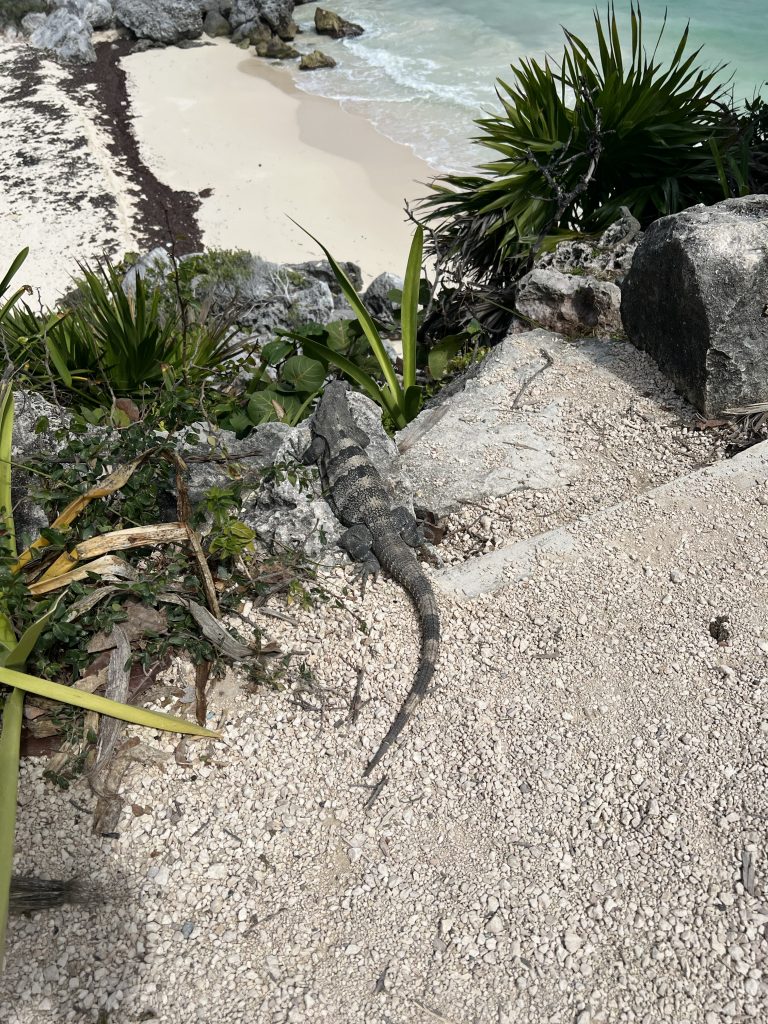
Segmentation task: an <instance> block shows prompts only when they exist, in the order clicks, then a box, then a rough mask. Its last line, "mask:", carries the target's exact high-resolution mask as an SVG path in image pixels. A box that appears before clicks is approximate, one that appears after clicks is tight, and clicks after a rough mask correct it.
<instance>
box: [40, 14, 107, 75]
mask: <svg viewBox="0 0 768 1024" xmlns="http://www.w3.org/2000/svg"><path fill="white" fill-rule="evenodd" d="M29 44H30V46H33V47H34V48H35V49H36V50H49V51H50V52H51V53H55V54H56V56H57V57H60V58H61V60H64V61H73V62H93V61H95V60H96V51H95V50H94V48H93V43H92V42H91V26H90V25H89V24H88V22H87V21H84V20H83V19H82V18H81V17H79V15H77V14H73V12H72V11H69V10H67V9H66V8H64V7H60V8H58V10H55V11H53V12H52V13H51V14H49V15H48V17H47V18H46V19H45V21H44V22H43V23H42V24H40V25H39V26H38V27H37V28H36V29H35V30H34V31H33V32H32V34H31V35H30V37H29Z"/></svg>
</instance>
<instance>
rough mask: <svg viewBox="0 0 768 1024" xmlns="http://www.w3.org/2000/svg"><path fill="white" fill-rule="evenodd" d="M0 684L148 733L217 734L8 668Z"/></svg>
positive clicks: (0, 673)
mask: <svg viewBox="0 0 768 1024" xmlns="http://www.w3.org/2000/svg"><path fill="white" fill-rule="evenodd" d="M0 683H3V684H4V685H5V686H16V687H18V688H19V689H20V690H25V691H26V692H27V693H35V694H37V696H38V697H46V698H47V699H48V700H57V701H59V702H60V703H62V704H72V705H74V707H77V708H85V709H86V710H87V711H96V712H97V713H98V714H100V715H109V717H110V718H119V719H121V721H123V722H131V723H132V724H133V725H143V726H146V727H147V728H148V729H165V730H167V731H168V732H180V733H184V734H186V735H189V736H210V737H214V738H215V737H217V736H218V733H215V732H211V731H210V729H204V728H203V727H202V726H201V725H198V724H197V723H196V722H188V721H186V719H184V718H176V717H175V716H174V715H166V714H164V713H163V712H162V711H149V710H148V709H147V708H134V707H131V706H130V705H129V704H120V703H119V702H118V701H115V700H108V699H107V698H106V697H98V696H97V695H96V694H95V693H86V692H85V690H77V689H75V687H73V686H62V684H61V683H51V682H49V681H48V680H47V679H39V678H38V677H37V676H30V675H27V673H26V672H17V671H15V670H14V669H10V668H3V667H0Z"/></svg>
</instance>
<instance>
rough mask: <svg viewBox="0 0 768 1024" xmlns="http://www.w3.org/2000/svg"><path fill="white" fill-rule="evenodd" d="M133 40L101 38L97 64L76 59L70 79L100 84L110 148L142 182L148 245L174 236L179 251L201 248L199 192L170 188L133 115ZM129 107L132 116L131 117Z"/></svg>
mask: <svg viewBox="0 0 768 1024" xmlns="http://www.w3.org/2000/svg"><path fill="white" fill-rule="evenodd" d="M133 45H134V43H133V41H132V40H129V39H115V40H104V41H101V42H98V43H97V44H96V46H95V49H96V63H95V64H75V65H73V67H72V70H71V79H70V85H71V88H72V91H73V93H75V94H76V93H77V90H82V89H89V88H90V87H92V86H93V85H95V86H96V89H97V90H98V91H97V92H95V97H96V98H97V100H98V105H99V107H100V109H99V110H98V111H97V123H98V124H100V126H101V127H102V128H104V129H105V131H106V132H107V134H108V143H107V146H108V149H109V151H110V153H111V154H112V156H113V157H114V158H115V159H116V160H117V161H119V162H121V163H122V164H123V165H124V167H125V169H126V171H127V172H128V176H129V177H130V179H131V182H132V183H133V184H134V185H135V186H136V187H137V190H138V191H137V195H136V198H135V210H136V213H135V218H134V231H135V232H136V234H137V235H138V237H139V239H140V241H141V245H142V247H143V248H145V247H148V248H150V249H151V248H154V247H155V246H157V245H163V244H167V243H169V241H170V238H171V236H172V238H173V246H174V248H175V250H176V251H177V253H178V254H179V255H185V254H186V253H190V252H197V251H199V249H200V248H201V245H202V236H201V233H200V228H199V225H198V223H197V211H198V209H199V207H200V198H199V196H197V195H196V194H195V193H194V192H186V191H184V190H177V189H172V188H169V187H168V185H166V184H164V183H163V182H162V181H160V180H159V179H158V178H157V177H156V175H155V174H154V172H153V171H152V169H151V168H150V167H149V166H148V165H147V164H146V163H144V161H143V160H142V159H141V156H140V153H139V146H138V142H137V139H136V136H135V134H134V132H133V128H132V123H131V120H130V109H131V108H130V97H129V95H128V86H127V81H126V74H125V70H124V68H123V66H122V60H123V58H124V57H125V56H126V55H127V54H128V53H130V51H131V48H132V47H133ZM126 113H128V114H129V117H128V118H126Z"/></svg>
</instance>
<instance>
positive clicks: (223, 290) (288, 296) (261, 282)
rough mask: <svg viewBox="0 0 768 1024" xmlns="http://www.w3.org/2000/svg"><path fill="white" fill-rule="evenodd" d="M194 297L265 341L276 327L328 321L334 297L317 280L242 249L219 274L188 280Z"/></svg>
mask: <svg viewBox="0 0 768 1024" xmlns="http://www.w3.org/2000/svg"><path fill="white" fill-rule="evenodd" d="M192 289H193V292H194V293H195V295H196V296H197V297H198V298H201V299H203V298H204V299H206V300H208V301H209V302H210V304H211V305H210V308H211V313H212V314H213V315H214V316H216V315H221V316H223V317H226V318H228V319H232V320H234V321H236V322H237V323H238V324H240V325H241V326H242V327H245V328H247V329H248V330H250V331H251V332H252V333H253V334H254V335H256V336H257V337H260V338H262V339H263V340H265V341H266V340H269V339H271V338H272V337H273V336H274V332H275V330H276V329H284V330H293V329H295V328H296V327H299V326H301V325H302V324H306V323H321V324H325V323H328V321H329V320H332V319H333V317H334V297H333V294H332V292H331V289H330V287H329V286H328V284H327V283H326V282H325V281H324V280H322V278H318V277H314V276H312V275H311V274H310V273H308V272H307V271H306V270H303V269H302V268H301V265H300V264H299V265H297V267H296V269H294V268H289V267H281V266H280V265H279V264H277V263H269V262H267V261H266V260H262V259H261V258H260V257H258V256H252V255H251V254H250V253H242V254H241V259H240V261H239V263H236V264H235V265H234V266H233V267H230V268H229V269H228V271H227V272H226V273H225V274H221V275H217V274H216V273H212V274H205V275H201V276H200V277H199V278H197V279H195V280H193V282H192Z"/></svg>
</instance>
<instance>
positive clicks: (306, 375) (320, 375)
mask: <svg viewBox="0 0 768 1024" xmlns="http://www.w3.org/2000/svg"><path fill="white" fill-rule="evenodd" d="M280 376H281V377H282V379H283V380H284V381H287V382H288V383H289V384H293V386H294V388H295V389H296V390H297V391H304V392H308V391H317V390H318V389H319V388H321V387H322V386H323V383H324V381H325V368H324V366H323V364H322V363H320V362H318V361H317V360H316V359H310V358H309V356H291V358H290V359H286V361H285V364H284V366H283V371H282V373H281V375H280Z"/></svg>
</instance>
